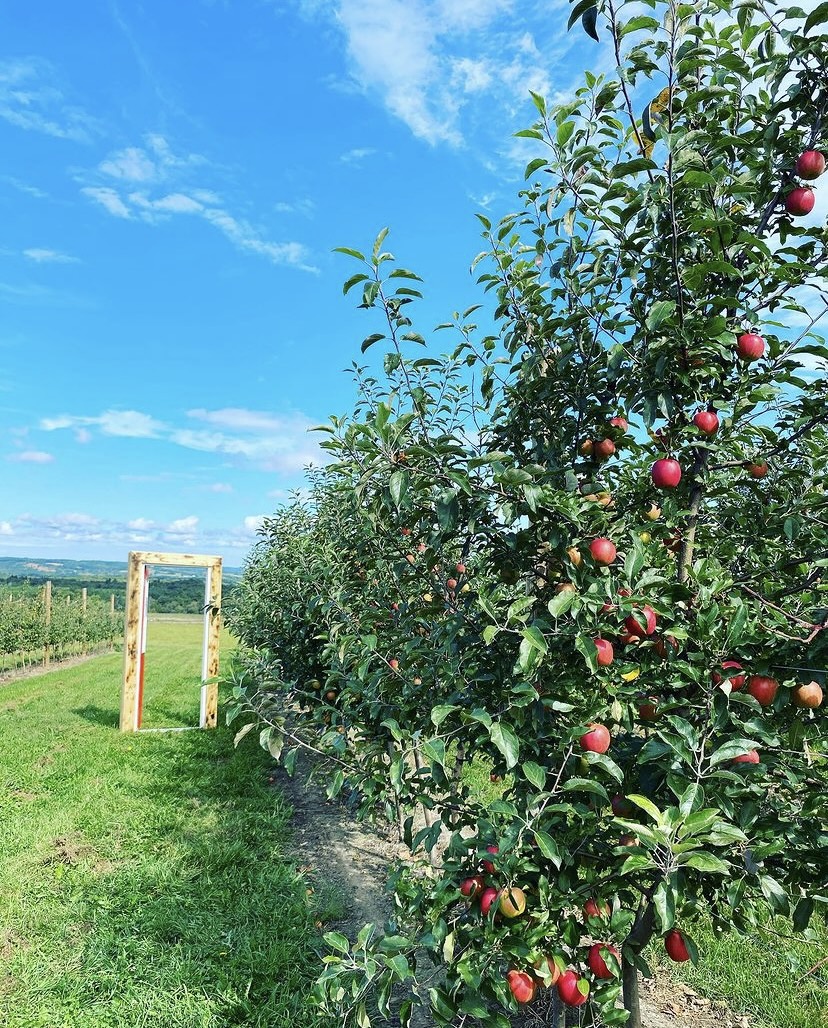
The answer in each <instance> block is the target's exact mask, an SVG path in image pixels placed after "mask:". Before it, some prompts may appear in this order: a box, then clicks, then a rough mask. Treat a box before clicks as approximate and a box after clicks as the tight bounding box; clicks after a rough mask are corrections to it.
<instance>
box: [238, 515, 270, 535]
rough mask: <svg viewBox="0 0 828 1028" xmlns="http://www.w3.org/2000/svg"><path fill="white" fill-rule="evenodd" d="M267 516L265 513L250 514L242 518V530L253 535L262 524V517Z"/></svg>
mask: <svg viewBox="0 0 828 1028" xmlns="http://www.w3.org/2000/svg"><path fill="white" fill-rule="evenodd" d="M266 517H267V515H266V514H251V515H249V516H248V517H246V518H245V519H244V530H245V532H249V533H250V534H251V535H255V534H256V532H258V531H259V529H260V528H261V527H262V525H263V524H264V519H265V518H266Z"/></svg>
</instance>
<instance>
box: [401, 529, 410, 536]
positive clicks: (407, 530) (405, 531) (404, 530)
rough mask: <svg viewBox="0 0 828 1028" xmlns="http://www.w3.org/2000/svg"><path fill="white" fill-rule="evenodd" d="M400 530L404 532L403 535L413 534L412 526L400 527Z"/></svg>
mask: <svg viewBox="0 0 828 1028" xmlns="http://www.w3.org/2000/svg"><path fill="white" fill-rule="evenodd" d="M400 531H401V532H402V534H403V535H411V529H410V528H402V529H400Z"/></svg>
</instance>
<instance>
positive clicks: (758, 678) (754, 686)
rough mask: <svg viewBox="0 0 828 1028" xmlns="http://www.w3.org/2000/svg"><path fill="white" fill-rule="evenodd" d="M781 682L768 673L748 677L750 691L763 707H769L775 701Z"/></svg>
mask: <svg viewBox="0 0 828 1028" xmlns="http://www.w3.org/2000/svg"><path fill="white" fill-rule="evenodd" d="M778 688H779V682H777V681H776V679H775V678H769V677H768V676H767V675H751V676H750V678H749V679H748V692H749V693H750V695H751V696H752V697H753V698H754V699H755V700H757V701H758V702H759V703H760V704H761V705H762V706H763V707H769V706H770V705H771V703H773V699H774V697H775V696H776V691H777V689H778Z"/></svg>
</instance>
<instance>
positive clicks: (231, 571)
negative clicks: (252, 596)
mask: <svg viewBox="0 0 828 1028" xmlns="http://www.w3.org/2000/svg"><path fill="white" fill-rule="evenodd" d="M126 572H127V566H126V561H119V560H62V559H61V560H58V559H55V558H52V557H0V579H4V578H12V577H14V578H31V579H41V578H44V579H45V578H78V579H83V580H85V581H87V580H90V579H116V580H118V579H123V580H124V581H126ZM241 573H242V572H241V568H229V567H225V568H222V575H223V577H224V578H227V579H229V580H230V581H234V580H237V579H239V578H241ZM201 574H203V572H200V571H199V569H197V568H196V569H193V568H168V567H153V572H152V575H153V578H193V577H194V576H200V575H201Z"/></svg>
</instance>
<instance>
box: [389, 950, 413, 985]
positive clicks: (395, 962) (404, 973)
mask: <svg viewBox="0 0 828 1028" xmlns="http://www.w3.org/2000/svg"><path fill="white" fill-rule="evenodd" d="M384 960H385V966H386V967H387V968H388V969H389V970H391V971H393V972H394V974H395V975H396V977H397V978H399V980H400V981H401V982H404V981H405V980H406V978H410V977H411V968H410V967H409V964H408V961H407V960H406V958H405V957H404V956H403V954H402V953H398V954H397V955H396V956H395V957H385V958H384Z"/></svg>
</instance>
